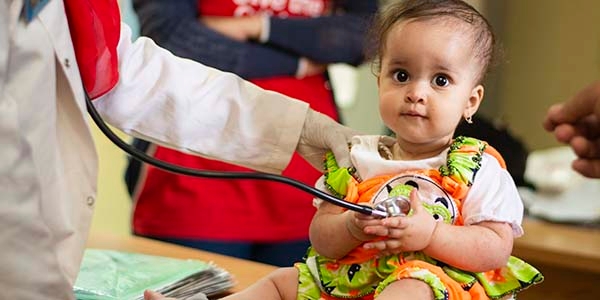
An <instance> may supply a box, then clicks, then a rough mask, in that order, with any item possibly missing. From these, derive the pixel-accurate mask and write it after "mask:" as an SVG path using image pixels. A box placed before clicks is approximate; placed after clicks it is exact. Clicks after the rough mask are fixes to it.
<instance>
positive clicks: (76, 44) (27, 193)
mask: <svg viewBox="0 0 600 300" xmlns="http://www.w3.org/2000/svg"><path fill="white" fill-rule="evenodd" d="M204 46H210V45H204ZM86 97H89V98H90V99H93V104H92V105H94V106H95V108H96V109H97V110H98V112H99V113H100V115H101V116H102V117H103V118H104V119H105V120H106V121H107V122H108V123H110V124H111V125H113V126H114V127H116V128H118V129H120V130H122V131H124V132H126V133H128V134H131V135H134V136H137V137H140V138H144V139H148V140H151V141H153V142H155V143H158V144H161V145H163V146H167V147H173V148H176V149H180V150H184V151H187V152H188V153H194V154H197V155H203V156H207V157H212V158H215V159H223V160H225V161H228V162H230V163H233V164H239V165H244V166H246V167H250V168H255V169H258V170H261V171H265V172H272V173H277V172H281V171H282V170H283V169H284V168H285V166H286V165H287V163H288V162H289V160H290V159H291V156H292V154H293V153H294V151H295V150H297V151H298V152H299V153H300V154H301V155H302V156H303V157H305V158H307V160H309V161H310V162H311V163H313V164H315V165H317V166H320V165H321V164H322V157H323V155H325V152H326V151H328V149H329V148H332V150H334V151H335V152H337V153H339V154H340V155H346V157H347V158H348V153H347V152H348V145H347V143H348V141H349V139H350V136H352V135H354V134H355V132H354V131H353V130H351V129H350V128H346V127H344V126H341V125H339V124H338V123H336V122H335V121H333V120H332V119H331V118H329V117H327V116H325V115H323V114H320V113H318V112H316V111H314V110H312V109H310V108H309V107H308V105H307V104H306V103H305V102H302V101H298V100H295V99H292V98H290V97H287V96H284V95H282V94H279V93H275V92H271V91H266V90H264V89H261V88H259V87H257V86H256V85H254V84H252V83H250V82H247V81H245V80H243V79H241V78H240V77H238V76H236V75H234V74H231V73H225V72H222V71H218V70H216V69H214V68H210V67H207V66H205V65H203V64H200V63H198V62H194V61H192V60H189V59H184V58H180V57H177V56H174V55H173V54H172V53H170V52H169V51H166V50H164V49H162V48H160V47H158V46H157V45H156V44H155V43H154V42H153V41H152V40H150V39H148V38H144V37H142V38H138V39H137V40H136V41H135V42H132V41H131V31H130V29H129V27H128V26H127V25H126V24H122V23H121V22H120V16H119V6H118V3H117V1H116V0H63V1H57V0H54V1H31V0H24V1H23V0H0V145H1V146H0V155H1V157H2V159H1V160H0V228H2V231H1V232H0V250H1V252H2V255H0V273H2V279H1V280H0V299H19V300H28V299H61V300H64V299H74V295H73V283H74V282H75V279H76V277H77V273H78V271H79V266H80V263H81V259H82V256H83V252H84V248H85V245H86V240H87V236H88V229H89V225H90V221H91V218H92V214H93V211H94V203H95V201H96V185H97V174H98V172H97V171H98V161H97V156H96V151H95V147H94V141H93V138H92V135H91V133H90V128H89V126H88V119H87V114H86V111H85V110H86V103H85V99H86ZM265 153H269V154H270V155H268V156H267V155H264V154H265ZM347 163H348V166H349V165H350V163H349V160H347Z"/></svg>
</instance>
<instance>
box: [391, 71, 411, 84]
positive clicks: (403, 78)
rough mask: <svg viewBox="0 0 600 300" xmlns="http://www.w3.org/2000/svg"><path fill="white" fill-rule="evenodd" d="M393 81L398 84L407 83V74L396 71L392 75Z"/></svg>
mask: <svg viewBox="0 0 600 300" xmlns="http://www.w3.org/2000/svg"><path fill="white" fill-rule="evenodd" d="M392 77H394V80H396V81H398V82H407V81H408V73H407V72H406V71H396V72H394V74H392Z"/></svg>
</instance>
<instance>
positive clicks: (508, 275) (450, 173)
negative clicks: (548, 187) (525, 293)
mask: <svg viewBox="0 0 600 300" xmlns="http://www.w3.org/2000/svg"><path fill="white" fill-rule="evenodd" d="M357 139H358V140H355V141H354V142H353V147H352V151H351V157H352V159H353V163H354V164H355V167H356V169H355V170H352V171H349V170H348V169H340V168H338V167H337V165H336V163H335V159H334V158H333V157H332V156H329V157H328V158H327V160H326V167H327V173H326V175H325V176H324V181H323V186H324V187H326V188H327V189H328V190H329V191H330V192H332V193H333V194H335V195H338V196H340V197H341V196H344V197H345V199H346V200H347V201H351V202H355V203H361V202H363V203H364V202H370V203H373V204H376V203H377V202H378V201H381V200H383V199H386V198H389V197H393V196H399V195H402V196H408V195H409V193H410V191H411V190H412V189H414V188H416V189H418V191H419V195H420V198H421V200H422V201H423V206H424V207H425V208H426V210H427V211H429V212H430V213H431V214H432V215H433V216H434V218H435V219H436V220H438V221H439V222H445V223H448V224H453V225H457V226H462V225H470V224H472V223H478V222H481V221H486V220H490V221H498V222H507V223H509V224H511V226H512V227H513V232H514V234H515V236H519V235H521V234H522V228H521V227H520V221H521V220H522V204H520V203H521V202H520V201H521V200H520V198H519V197H518V193H516V188H515V187H514V182H513V181H512V179H511V178H510V175H507V174H508V173H507V172H506V171H505V165H504V161H503V159H502V157H501V156H500V155H499V154H498V153H497V152H496V151H495V150H494V149H493V148H492V147H491V146H488V145H487V144H486V143H485V142H483V141H480V140H477V139H474V138H468V137H459V138H456V140H455V141H454V143H453V144H452V145H451V146H450V148H449V149H448V151H447V153H443V154H442V155H441V156H440V157H438V158H433V159H428V160H424V161H416V162H415V163H411V164H410V165H411V167H409V168H405V167H406V166H394V164H395V163H394V162H393V161H390V159H389V158H391V152H390V151H389V148H388V147H386V146H385V145H383V146H382V145H381V144H380V143H379V144H378V145H377V146H375V143H376V142H378V141H379V137H374V136H367V137H359V138H357ZM365 145H366V146H365ZM355 148H356V149H355ZM361 148H362V150H361ZM386 152H389V154H390V155H389V158H388V159H384V160H385V161H383V160H382V159H379V160H381V161H379V162H377V161H378V159H377V157H376V156H380V157H381V156H382V154H383V156H385V153H386ZM374 154H376V155H374ZM484 158H485V159H484ZM440 159H445V163H444V161H443V160H440ZM483 162H485V163H486V164H489V165H490V166H487V167H486V170H485V171H484V172H485V173H486V175H484V177H485V178H484V179H494V178H499V179H498V180H489V181H494V182H488V183H485V182H479V181H478V182H475V177H476V175H477V174H478V172H479V171H480V170H481V169H482V163H483ZM436 163H437V164H438V166H439V167H437V168H431V166H432V165H434V164H436ZM373 164H381V166H380V167H375V168H373V166H372V165H373ZM386 164H387V166H386ZM419 166H421V167H423V168H419ZM503 170H504V171H503ZM354 171H356V172H354ZM495 173H498V174H495ZM507 176H508V177H507ZM360 177H364V180H363V179H361V178H360ZM478 179H479V178H478ZM495 181H498V182H500V184H498V182H495ZM474 183H475V184H477V185H483V187H485V184H488V185H489V187H487V188H486V189H489V190H491V192H490V193H492V194H493V195H491V196H490V197H483V200H475V198H473V197H469V193H470V190H471V189H472V188H473V185H474ZM511 183H512V185H513V186H511ZM494 190H495V191H497V192H496V194H494V192H493V191H494ZM484 192H485V189H482V187H476V191H474V193H475V194H478V193H484ZM515 193H516V194H515ZM476 196H477V195H476ZM498 198H499V200H498ZM488 199H489V200H488ZM317 202H318V201H317ZM477 202H487V203H483V204H482V203H477ZM505 202H513V203H505ZM519 204H520V206H519ZM478 205H479V206H481V207H479V206H478ZM503 205H504V206H503ZM506 205H508V206H506ZM482 207H495V208H494V209H492V210H493V211H501V208H506V209H505V210H508V212H505V213H497V214H498V215H497V216H495V215H494V214H493V213H491V212H486V211H485V210H486V208H482ZM511 210H512V211H511ZM463 211H465V213H464V214H463ZM376 254H377V250H367V249H364V248H362V247H361V246H359V247H357V248H355V249H354V250H353V251H351V252H350V253H348V254H347V255H346V256H345V257H343V258H341V259H330V258H327V257H324V256H321V255H319V254H318V253H317V252H316V251H314V250H313V249H309V251H308V253H307V258H306V260H305V261H304V262H303V263H297V264H296V268H297V269H298V270H299V272H300V278H299V282H300V284H299V289H298V298H297V299H339V298H346V299H347V298H351V299H372V298H373V297H376V296H377V295H378V294H379V293H380V292H381V291H382V290H383V289H384V288H385V287H386V286H387V285H389V284H390V283H391V282H394V281H396V280H400V279H403V278H413V279H418V280H421V281H423V282H425V283H427V284H428V285H429V286H430V287H431V289H432V291H433V294H434V297H435V299H436V300H441V299H499V298H503V297H508V296H512V295H514V294H516V293H517V292H518V291H520V290H522V289H525V288H527V287H529V286H531V285H533V284H536V283H539V282H541V281H542V280H543V276H542V274H541V273H540V272H539V271H538V270H536V269H535V268H534V267H533V266H531V265H529V264H527V263H526V262H524V261H522V260H520V259H518V258H516V257H510V259H509V260H508V263H507V265H506V266H505V267H503V268H500V269H497V270H490V271H488V272H480V273H473V272H467V271H464V270H460V269H457V268H454V267H452V266H449V265H446V264H445V263H443V262H440V261H437V260H435V259H433V258H431V257H429V256H427V255H425V254H424V253H422V252H405V253H401V254H396V255H389V256H385V257H377V256H376Z"/></svg>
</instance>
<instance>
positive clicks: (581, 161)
mask: <svg viewBox="0 0 600 300" xmlns="http://www.w3.org/2000/svg"><path fill="white" fill-rule="evenodd" d="M544 128H545V129H546V130H547V131H549V132H552V133H554V136H555V138H556V139H557V140H558V141H559V142H561V143H565V144H568V145H570V146H571V148H572V149H573V151H574V152H575V154H576V155H577V159H575V161H573V164H572V167H573V169H574V170H575V171H577V172H579V173H581V174H582V175H584V176H586V177H591V178H600V81H597V82H594V83H592V84H590V85H588V86H587V87H585V88H584V89H582V90H581V91H580V92H579V93H577V94H576V95H575V96H574V97H573V98H571V99H570V100H569V101H567V102H564V103H561V104H556V105H553V106H551V107H550V108H549V109H548V112H547V114H546V119H545V120H544Z"/></svg>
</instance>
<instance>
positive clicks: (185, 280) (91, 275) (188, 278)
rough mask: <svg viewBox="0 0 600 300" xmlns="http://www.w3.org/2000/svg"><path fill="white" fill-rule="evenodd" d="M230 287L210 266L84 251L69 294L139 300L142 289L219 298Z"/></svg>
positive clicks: (223, 274) (93, 299) (228, 277)
mask: <svg viewBox="0 0 600 300" xmlns="http://www.w3.org/2000/svg"><path fill="white" fill-rule="evenodd" d="M233 283H234V282H233V279H232V276H231V274H230V273H229V272H227V271H225V270H223V269H221V268H219V267H218V266H216V265H215V264H213V263H211V262H205V261H199V260H192V259H187V260H186V259H176V258H169V257H164V256H153V255H146V254H140V253H130V252H120V251H113V250H99V249H86V251H85V254H84V257H83V261H82V264H81V268H80V272H79V276H78V277H77V281H76V282H75V286H74V288H73V290H74V292H75V297H76V298H77V299H81V300H108V299H119V300H121V299H123V300H127V299H143V293H144V290H146V289H151V290H154V291H157V292H160V293H162V294H164V295H165V296H168V297H175V298H178V299H185V298H186V297H189V296H192V295H194V294H197V293H199V292H202V293H205V294H206V295H208V296H211V295H215V294H220V293H223V292H225V291H227V290H228V289H230V288H231V287H233Z"/></svg>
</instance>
